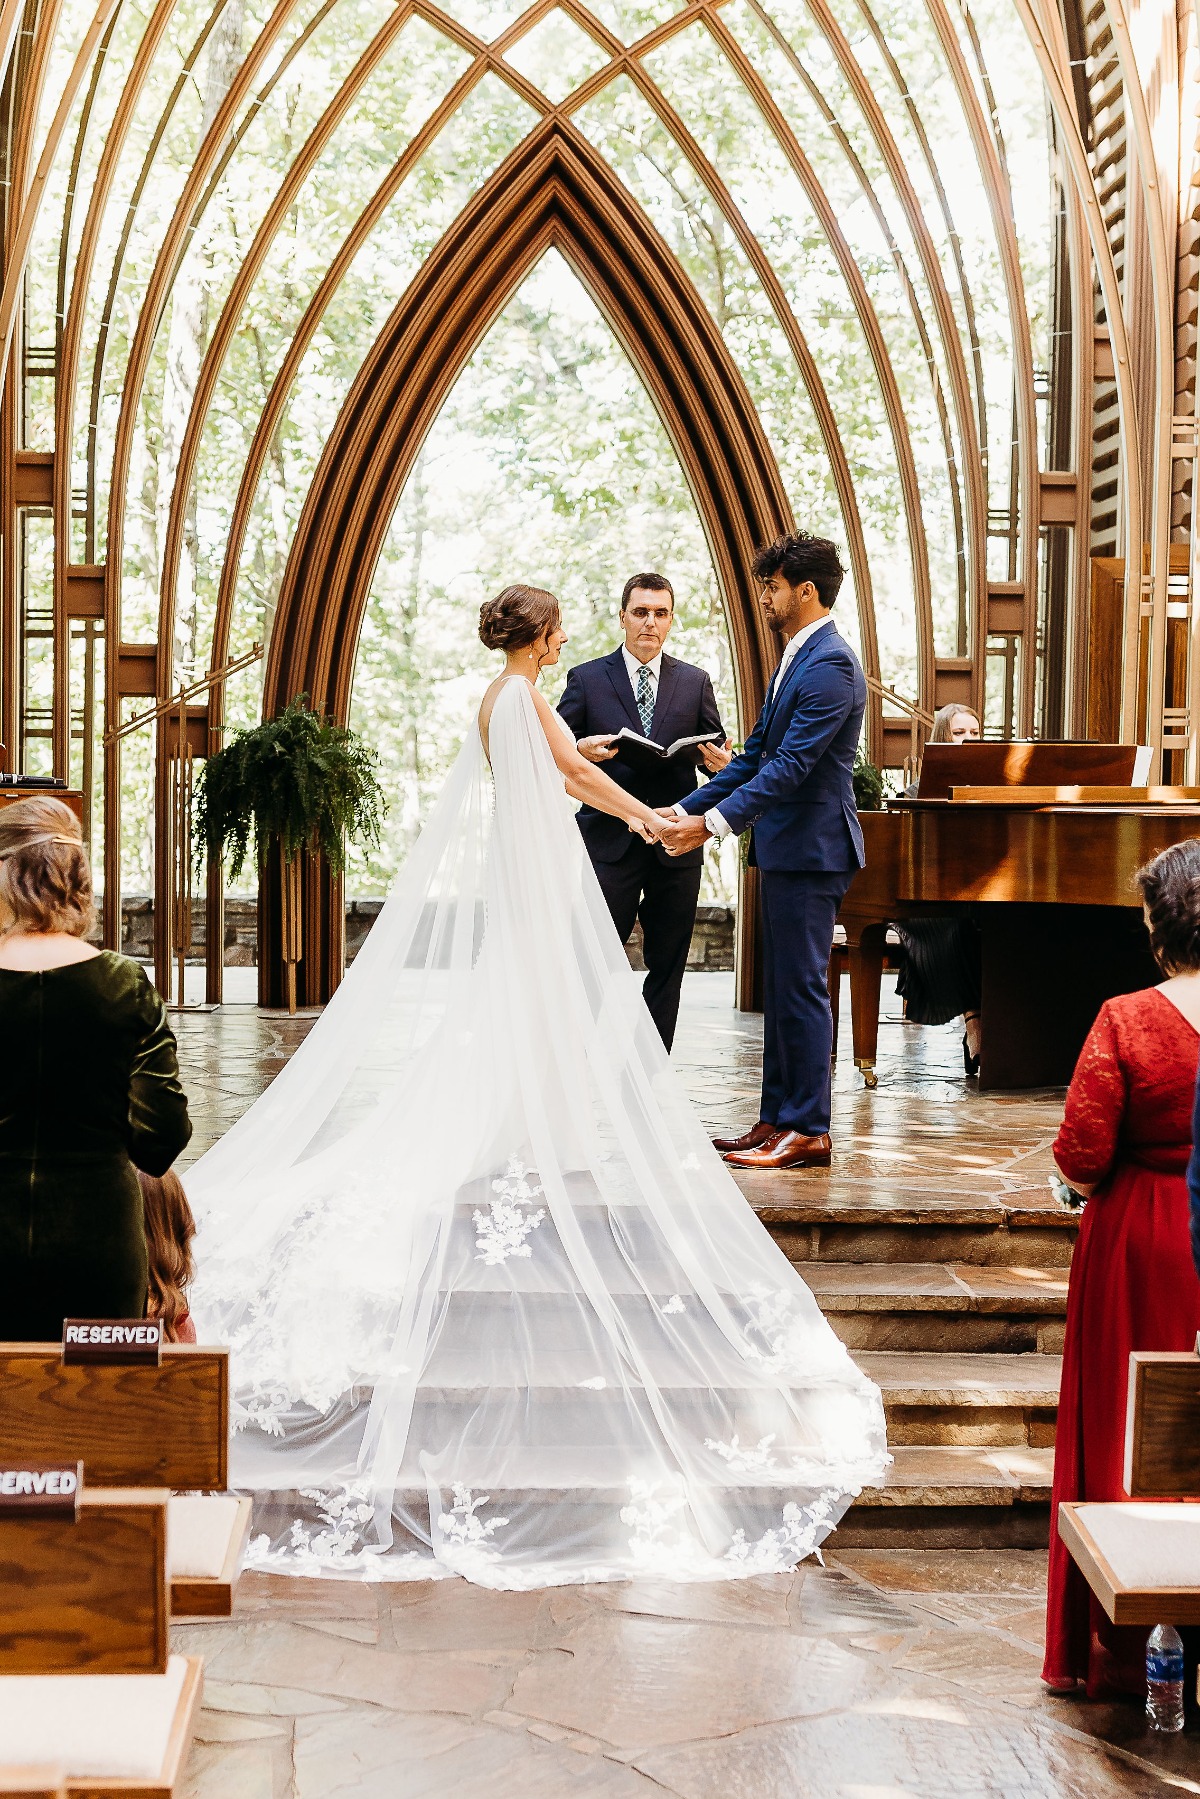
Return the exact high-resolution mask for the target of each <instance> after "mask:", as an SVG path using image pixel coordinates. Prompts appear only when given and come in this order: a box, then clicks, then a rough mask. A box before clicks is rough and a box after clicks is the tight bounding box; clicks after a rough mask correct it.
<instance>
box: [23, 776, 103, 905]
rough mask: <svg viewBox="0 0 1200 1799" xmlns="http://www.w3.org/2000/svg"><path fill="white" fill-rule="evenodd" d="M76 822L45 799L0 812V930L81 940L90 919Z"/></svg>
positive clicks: (87, 876)
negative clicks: (49, 933)
mask: <svg viewBox="0 0 1200 1799" xmlns="http://www.w3.org/2000/svg"><path fill="white" fill-rule="evenodd" d="M95 915H96V914H95V902H94V900H93V896H92V871H91V869H90V868H89V866H88V859H87V851H86V850H85V849H84V847H83V833H82V832H81V831H80V828H79V820H78V819H77V818H76V816H75V814H74V813H73V812H72V811H71V809H70V807H69V806H64V805H63V803H62V801H61V800H56V799H51V797H50V795H49V794H46V795H45V796H43V795H41V794H38V795H37V796H36V798H34V799H28V800H15V801H14V802H13V804H12V805H11V806H0V928H11V927H13V926H15V928H16V929H17V930H20V931H66V932H68V933H69V934H70V935H71V936H72V937H86V936H87V934H88V932H89V931H90V930H91V928H92V923H93V921H94V919H95Z"/></svg>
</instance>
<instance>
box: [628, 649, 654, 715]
mask: <svg viewBox="0 0 1200 1799" xmlns="http://www.w3.org/2000/svg"><path fill="white" fill-rule="evenodd" d="M621 654H622V656H624V658H625V669H626V672H627V674H628V675H629V685H630V686H631V687H632V688H633V697H634V699H635V700H636V699H637V690H638V676H639V675H640V674H641V672H642V670H643V669H644V668H645V669H649V671H650V691H651V693H652V694H653V695H654V704H655V705H656V706H657V704H658V677H659V673H660V672H661V669H662V651H661V650H660V651H659V652H658V655H657V656H654V657H652V659H651V660H650V661H649V662H639V661H638V659H637V657H636V656H631V655H630V653H629V645H628V644H625V643H623V644H622V645H621Z"/></svg>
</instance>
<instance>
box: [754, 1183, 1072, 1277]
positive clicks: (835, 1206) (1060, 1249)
mask: <svg viewBox="0 0 1200 1799" xmlns="http://www.w3.org/2000/svg"><path fill="white" fill-rule="evenodd" d="M738 1185H739V1187H740V1188H741V1190H742V1192H743V1193H744V1194H745V1195H746V1198H747V1199H748V1200H749V1201H750V1203H751V1205H752V1206H753V1207H754V1209H755V1211H756V1212H757V1214H758V1216H759V1218H760V1219H761V1220H762V1222H763V1224H765V1225H766V1227H767V1229H768V1230H769V1231H770V1233H771V1235H772V1237H774V1239H775V1241H776V1243H778V1244H779V1247H780V1248H781V1249H782V1250H783V1252H784V1254H785V1255H786V1256H787V1257H788V1258H789V1260H791V1261H793V1262H796V1263H798V1264H809V1263H813V1262H869V1263H881V1262H892V1263H900V1262H907V1263H911V1262H926V1263H928V1262H952V1263H960V1262H968V1263H970V1264H971V1265H972V1266H975V1267H987V1268H1006V1267H1017V1268H1066V1267H1068V1266H1069V1265H1070V1261H1071V1251H1072V1249H1073V1248H1074V1244H1075V1233H1076V1232H1077V1230H1078V1229H1079V1218H1078V1215H1077V1214H1076V1213H1074V1212H1068V1211H1067V1210H1066V1209H1065V1208H1063V1207H1061V1206H1057V1205H1055V1204H1054V1203H1053V1201H1051V1200H1050V1199H1049V1197H1048V1193H1047V1189H1046V1188H1045V1187H1044V1186H1037V1187H1033V1186H1031V1187H1022V1188H1012V1189H1007V1190H1004V1191H1002V1192H997V1191H995V1190H994V1189H993V1190H992V1191H987V1192H985V1191H981V1192H979V1193H977V1194H976V1193H971V1192H952V1193H947V1192H946V1191H945V1190H942V1191H940V1192H930V1191H928V1190H922V1189H920V1188H899V1187H896V1186H893V1185H891V1184H883V1185H880V1186H875V1185H874V1184H873V1183H870V1182H866V1181H862V1182H852V1181H845V1180H839V1179H837V1178H836V1177H834V1178H833V1180H832V1181H831V1180H829V1179H828V1178H827V1180H826V1182H825V1184H824V1185H823V1186H822V1185H820V1184H818V1182H817V1181H815V1180H814V1179H812V1178H809V1177H805V1176H804V1175H802V1174H790V1173H775V1174H763V1173H754V1172H751V1171H747V1170H742V1171H740V1173H738Z"/></svg>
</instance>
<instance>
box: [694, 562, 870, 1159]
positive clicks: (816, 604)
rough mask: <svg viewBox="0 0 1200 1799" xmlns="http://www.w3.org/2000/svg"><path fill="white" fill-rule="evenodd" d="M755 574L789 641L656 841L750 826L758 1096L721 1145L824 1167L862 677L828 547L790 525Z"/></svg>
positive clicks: (854, 863)
mask: <svg viewBox="0 0 1200 1799" xmlns="http://www.w3.org/2000/svg"><path fill="white" fill-rule="evenodd" d="M754 573H755V575H756V576H757V577H758V578H759V580H760V581H762V583H763V589H762V593H761V595H760V604H761V606H762V609H763V611H764V613H765V614H766V618H767V623H768V624H769V625H771V626H772V627H773V629H775V630H776V631H778V632H779V634H780V636H781V637H782V638H783V639H784V649H783V655H782V657H781V659H780V663H779V667H778V668H777V669H776V671H775V674H774V677H773V679H772V681H771V684H770V686H769V687H768V689H767V697H766V701H765V703H764V705H763V709H762V712H761V713H760V714H759V719H758V723H757V724H756V725H755V727H754V729H753V731H752V732H751V733H750V736H749V737H748V738H747V740H746V747H745V749H744V750H743V751H742V753H741V755H740V756H735V757H734V758H733V760H732V761H731V762H730V764H729V766H728V767H727V768H725V769H724V770H723V771H722V772H721V773H720V774H718V775H716V776H715V777H714V778H713V779H712V780H711V781H710V782H709V783H708V784H707V786H705V787H703V788H699V789H698V790H697V791H696V792H695V793H691V794H689V795H688V796H687V797H686V798H685V799H684V800H683V801H682V803H681V804H679V805H677V806H675V807H674V808H673V809H672V811H673V813H674V814H676V815H678V816H677V817H676V820H675V822H674V823H668V824H666V825H664V828H663V836H662V842H663V845H664V847H665V848H666V849H667V851H668V853H669V854H671V855H690V854H692V853H693V852H694V851H695V850H696V849H697V848H699V847H700V846H701V845H702V844H703V843H704V842H705V840H706V839H707V838H709V837H717V838H720V837H724V836H726V835H727V834H728V833H729V832H730V831H733V832H741V831H745V830H747V829H748V830H750V832H751V839H750V857H751V861H752V862H756V863H757V864H758V867H759V870H760V873H761V882H762V922H763V1013H764V1018H763V1084H762V1104H761V1106H760V1108H759V1118H758V1123H757V1124H756V1125H755V1126H754V1127H753V1129H751V1130H749V1131H747V1132H746V1133H745V1134H744V1136H741V1137H723V1138H722V1137H718V1138H716V1139H714V1142H715V1146H716V1148H717V1149H719V1150H721V1151H723V1152H725V1159H726V1161H727V1162H730V1163H733V1164H735V1165H736V1166H737V1167H739V1168H805V1167H820V1168H828V1166H829V1161H830V1142H829V1111H830V1059H831V1055H832V1050H833V1018H832V1014H831V1012H830V1006H829V985H828V970H829V957H830V952H831V950H832V947H833V926H834V920H835V919H836V917H837V912H838V907H839V906H840V905H841V903H842V899H843V898H844V896H845V893H846V889H847V887H849V885H850V882H851V881H852V880H853V878H854V876H855V874H856V873H857V871H858V870H859V869H860V868H861V867H862V865H863V860H864V858H863V839H862V832H861V830H860V829H859V824H858V813H857V810H856V808H855V805H854V786H853V782H852V779H851V771H852V770H853V767H854V755H855V751H856V749H857V747H858V738H859V732H860V730H861V729H862V720H863V712H864V710H865V708H866V702H867V687H866V682H865V680H864V679H863V672H862V669H861V668H860V667H859V663H858V658H857V656H856V655H855V654H854V651H853V650H852V649H851V648H850V646H849V644H848V643H846V641H845V639H844V638H843V637H841V635H840V634H839V632H838V630H837V627H836V625H835V624H834V623H833V619H832V617H831V612H832V608H833V603H834V601H835V600H836V598H837V595H838V590H839V588H840V587H841V585H842V577H843V575H844V574H845V570H844V569H843V567H842V564H841V561H840V559H839V557H838V552H837V548H836V546H835V545H834V544H832V543H830V542H829V540H828V539H827V538H824V537H810V536H809V534H808V533H807V532H806V531H798V532H796V533H795V534H794V535H793V536H791V537H781V538H778V539H777V540H776V542H775V543H773V544H770V545H769V546H768V547H767V548H766V549H765V550H761V551H760V552H759V554H758V556H757V557H756V558H755V561H754ZM660 810H662V811H663V812H664V816H665V817H670V816H671V813H670V812H667V810H666V809H665V808H660Z"/></svg>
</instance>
